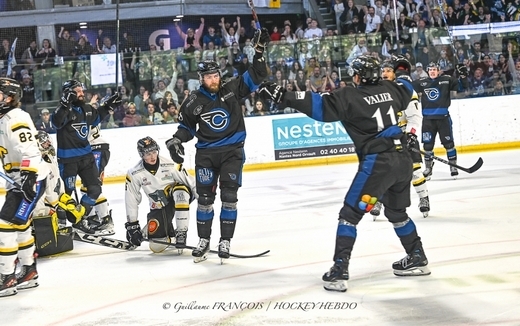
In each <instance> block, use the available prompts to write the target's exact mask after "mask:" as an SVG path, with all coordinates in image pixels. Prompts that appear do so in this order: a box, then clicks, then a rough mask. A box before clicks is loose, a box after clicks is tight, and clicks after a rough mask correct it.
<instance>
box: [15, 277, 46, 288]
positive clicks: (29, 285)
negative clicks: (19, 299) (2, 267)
mask: <svg viewBox="0 0 520 326" xmlns="http://www.w3.org/2000/svg"><path fill="white" fill-rule="evenodd" d="M39 285H40V283H38V280H37V279H33V280H29V281H25V282H23V283H20V284H18V285H17V286H16V288H17V289H18V290H26V289H31V288H35V287H37V286H39Z"/></svg>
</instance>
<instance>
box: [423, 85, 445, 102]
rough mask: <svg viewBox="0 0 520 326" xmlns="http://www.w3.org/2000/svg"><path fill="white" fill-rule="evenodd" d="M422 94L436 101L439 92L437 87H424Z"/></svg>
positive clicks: (439, 94)
mask: <svg viewBox="0 0 520 326" xmlns="http://www.w3.org/2000/svg"><path fill="white" fill-rule="evenodd" d="M424 94H425V95H426V97H427V98H428V100H430V101H437V100H438V99H439V97H440V96H441V92H440V91H439V89H437V88H425V89H424Z"/></svg>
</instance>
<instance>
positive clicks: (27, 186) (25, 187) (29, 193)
mask: <svg viewBox="0 0 520 326" xmlns="http://www.w3.org/2000/svg"><path fill="white" fill-rule="evenodd" d="M20 175H21V176H22V193H23V196H24V197H25V200H27V201H28V202H32V201H33V200H34V198H36V187H35V185H36V178H38V174H37V173H36V172H33V171H26V170H23V171H21V172H20Z"/></svg>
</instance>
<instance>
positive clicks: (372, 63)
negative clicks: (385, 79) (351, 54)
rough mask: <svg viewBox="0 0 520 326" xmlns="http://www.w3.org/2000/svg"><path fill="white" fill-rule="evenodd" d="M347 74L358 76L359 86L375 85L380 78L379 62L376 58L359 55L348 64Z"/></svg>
mask: <svg viewBox="0 0 520 326" xmlns="http://www.w3.org/2000/svg"><path fill="white" fill-rule="evenodd" d="M350 68H351V69H350V70H349V74H350V75H351V76H355V75H358V76H359V77H360V78H361V84H377V82H379V79H380V78H381V69H380V64H379V61H378V60H377V59H376V58H373V57H369V56H366V55H360V56H359V57H357V58H356V59H354V61H352V63H351V64H350Z"/></svg>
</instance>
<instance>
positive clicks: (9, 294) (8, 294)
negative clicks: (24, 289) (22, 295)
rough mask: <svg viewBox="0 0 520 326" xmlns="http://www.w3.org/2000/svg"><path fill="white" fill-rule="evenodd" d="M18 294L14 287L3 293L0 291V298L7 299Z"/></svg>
mask: <svg viewBox="0 0 520 326" xmlns="http://www.w3.org/2000/svg"><path fill="white" fill-rule="evenodd" d="M17 293H18V290H17V289H16V288H15V287H12V288H8V289H5V290H3V291H0V298H2V297H9V296H11V295H15V294H17Z"/></svg>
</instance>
